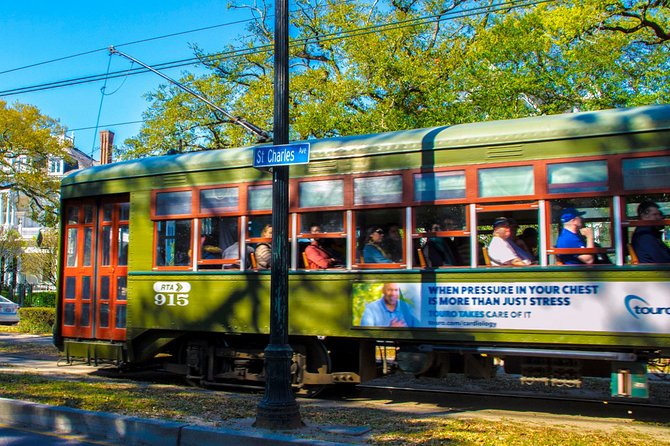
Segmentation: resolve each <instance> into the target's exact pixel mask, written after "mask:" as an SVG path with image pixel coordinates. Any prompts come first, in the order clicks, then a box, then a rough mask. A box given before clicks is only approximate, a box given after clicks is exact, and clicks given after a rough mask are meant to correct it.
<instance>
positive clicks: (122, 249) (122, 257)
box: [116, 224, 130, 266]
mask: <svg viewBox="0 0 670 446" xmlns="http://www.w3.org/2000/svg"><path fill="white" fill-rule="evenodd" d="M129 239H130V234H129V232H128V225H127V224H126V225H119V246H118V249H119V252H118V254H117V263H116V264H117V265H118V266H125V265H128V241H129Z"/></svg>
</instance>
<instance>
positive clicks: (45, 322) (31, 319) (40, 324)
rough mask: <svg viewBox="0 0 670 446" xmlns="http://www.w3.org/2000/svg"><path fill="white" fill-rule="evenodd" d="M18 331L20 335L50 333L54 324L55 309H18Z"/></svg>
mask: <svg viewBox="0 0 670 446" xmlns="http://www.w3.org/2000/svg"><path fill="white" fill-rule="evenodd" d="M19 318H20V319H21V320H20V321H19V331H20V332H22V333H34V334H46V333H51V332H52V330H53V325H54V323H55V322H56V309H55V308H41V307H28V308H19Z"/></svg>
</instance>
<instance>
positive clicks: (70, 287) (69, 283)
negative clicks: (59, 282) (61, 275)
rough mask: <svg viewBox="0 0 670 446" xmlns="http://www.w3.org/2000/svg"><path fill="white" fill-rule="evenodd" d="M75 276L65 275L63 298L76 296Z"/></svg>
mask: <svg viewBox="0 0 670 446" xmlns="http://www.w3.org/2000/svg"><path fill="white" fill-rule="evenodd" d="M76 292H77V278H76V277H66V278H65V298H66V299H74V298H75V297H77V295H76Z"/></svg>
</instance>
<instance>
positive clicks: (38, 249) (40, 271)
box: [21, 229, 58, 286]
mask: <svg viewBox="0 0 670 446" xmlns="http://www.w3.org/2000/svg"><path fill="white" fill-rule="evenodd" d="M39 239H40V240H39V243H38V241H37V240H33V241H31V242H30V245H31V248H32V249H30V250H29V251H28V250H26V251H24V252H22V253H21V266H22V270H23V271H22V272H23V273H24V274H25V275H31V276H35V277H37V278H40V279H41V280H42V281H43V282H47V283H49V284H51V285H53V286H56V284H57V281H58V269H57V266H58V230H57V229H45V230H42V231H41V232H40V236H39Z"/></svg>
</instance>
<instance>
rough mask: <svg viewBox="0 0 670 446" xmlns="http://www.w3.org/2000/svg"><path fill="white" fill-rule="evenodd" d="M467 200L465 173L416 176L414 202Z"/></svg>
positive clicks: (460, 171) (437, 173)
mask: <svg viewBox="0 0 670 446" xmlns="http://www.w3.org/2000/svg"><path fill="white" fill-rule="evenodd" d="M457 198H465V172H464V171H462V170H459V171H455V172H435V173H418V174H415V175H414V201H417V202H422V201H436V200H449V199H457Z"/></svg>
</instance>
